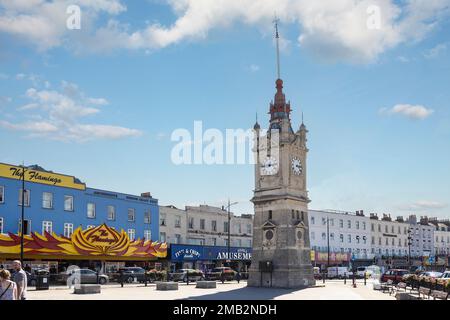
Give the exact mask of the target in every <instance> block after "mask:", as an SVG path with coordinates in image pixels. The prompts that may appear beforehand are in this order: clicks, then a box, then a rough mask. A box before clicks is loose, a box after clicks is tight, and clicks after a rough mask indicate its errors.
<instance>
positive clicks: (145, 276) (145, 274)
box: [144, 271, 147, 286]
mask: <svg viewBox="0 0 450 320" xmlns="http://www.w3.org/2000/svg"><path fill="white" fill-rule="evenodd" d="M144 283H145V286H147V271H145V273H144Z"/></svg>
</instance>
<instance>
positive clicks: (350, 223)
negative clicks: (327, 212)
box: [347, 220, 352, 229]
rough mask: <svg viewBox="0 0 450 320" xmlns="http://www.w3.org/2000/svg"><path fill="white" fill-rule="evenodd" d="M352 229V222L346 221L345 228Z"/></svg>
mask: <svg viewBox="0 0 450 320" xmlns="http://www.w3.org/2000/svg"><path fill="white" fill-rule="evenodd" d="M351 227H352V221H351V220H347V228H349V229H350V228H351Z"/></svg>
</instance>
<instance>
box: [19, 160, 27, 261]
mask: <svg viewBox="0 0 450 320" xmlns="http://www.w3.org/2000/svg"><path fill="white" fill-rule="evenodd" d="M25 171H26V170H25V165H24V164H22V199H21V200H22V203H21V204H22V205H21V217H20V263H21V265H23V234H24V229H25V227H24V225H25V223H24V216H25V193H26V191H25Z"/></svg>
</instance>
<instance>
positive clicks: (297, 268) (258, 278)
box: [248, 22, 315, 288]
mask: <svg viewBox="0 0 450 320" xmlns="http://www.w3.org/2000/svg"><path fill="white" fill-rule="evenodd" d="M275 28H276V40H277V64H278V79H277V80H276V90H277V91H276V94H275V99H274V101H273V102H272V103H270V109H269V114H270V122H269V129H268V131H267V135H265V136H262V135H260V134H261V132H260V131H261V128H260V125H259V124H258V122H256V124H255V126H254V131H255V135H256V137H257V138H256V139H255V153H256V155H255V156H256V159H257V161H256V165H255V190H254V196H253V198H252V200H251V201H252V202H253V204H254V208H255V216H254V223H253V252H252V263H251V267H250V270H249V273H250V274H249V279H248V286H251V287H275V288H301V287H308V286H311V285H314V284H315V281H314V276H313V271H312V265H311V253H310V252H311V250H310V241H309V230H308V203H309V202H310V200H309V198H308V191H307V188H306V182H307V181H306V174H307V166H306V156H307V153H308V148H307V146H306V142H307V139H306V135H307V133H308V131H307V130H306V127H305V125H304V124H303V121H302V124H301V125H300V127H299V128H298V130H296V131H294V130H293V129H292V125H291V118H290V115H291V104H290V102H287V101H286V97H285V95H284V93H283V80H281V79H280V68H279V50H278V39H279V37H278V27H277V22H275Z"/></svg>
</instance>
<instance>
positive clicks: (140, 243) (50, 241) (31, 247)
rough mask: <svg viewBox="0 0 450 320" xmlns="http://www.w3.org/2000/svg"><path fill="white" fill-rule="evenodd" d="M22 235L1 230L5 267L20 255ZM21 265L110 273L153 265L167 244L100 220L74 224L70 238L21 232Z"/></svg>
mask: <svg viewBox="0 0 450 320" xmlns="http://www.w3.org/2000/svg"><path fill="white" fill-rule="evenodd" d="M20 246H21V237H20V236H19V235H17V234H12V233H9V234H0V264H2V265H3V266H4V267H5V268H8V267H9V266H10V265H11V263H12V260H15V259H19V258H20ZM23 248H24V267H25V269H28V270H27V271H31V269H34V270H36V269H45V270H48V271H49V272H50V273H51V274H57V273H61V272H64V271H65V270H67V268H68V267H69V266H71V265H77V266H78V267H80V268H89V269H92V270H95V271H99V272H101V273H109V272H114V271H115V270H118V269H119V268H120V267H123V266H142V267H145V266H147V267H155V266H156V265H157V264H159V265H160V264H161V259H164V258H166V257H167V244H165V243H157V242H152V241H151V240H147V241H144V240H140V239H138V240H133V241H131V240H130V238H129V237H128V234H127V233H126V232H125V231H124V230H121V231H120V232H119V231H116V230H115V229H114V228H111V227H108V226H107V225H106V224H102V225H100V226H98V227H95V228H89V229H85V230H82V228H81V227H79V228H77V229H76V230H75V231H74V233H73V234H72V236H71V237H70V238H68V237H64V236H58V235H56V234H55V233H52V234H50V233H48V232H44V234H39V233H37V232H33V233H31V235H24V243H23Z"/></svg>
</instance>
